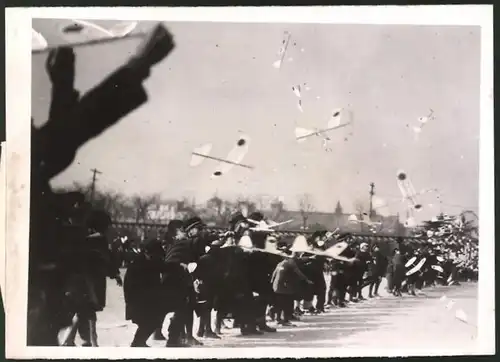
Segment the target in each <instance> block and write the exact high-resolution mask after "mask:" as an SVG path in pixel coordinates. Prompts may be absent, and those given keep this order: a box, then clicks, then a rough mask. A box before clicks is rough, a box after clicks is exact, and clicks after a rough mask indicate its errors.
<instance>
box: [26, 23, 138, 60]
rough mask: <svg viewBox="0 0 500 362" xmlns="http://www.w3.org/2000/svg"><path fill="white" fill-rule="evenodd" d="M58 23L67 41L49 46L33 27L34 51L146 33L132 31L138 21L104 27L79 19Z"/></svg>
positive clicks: (89, 43) (61, 35) (32, 46)
mask: <svg viewBox="0 0 500 362" xmlns="http://www.w3.org/2000/svg"><path fill="white" fill-rule="evenodd" d="M57 23H58V25H59V33H57V35H58V36H59V37H60V38H62V39H63V40H64V42H65V43H63V44H56V45H53V46H49V44H48V43H47V40H46V38H45V37H44V36H43V35H42V34H41V33H40V32H38V31H37V30H35V29H33V28H32V38H31V50H32V52H33V53H40V52H45V51H49V50H51V49H53V48H56V47H58V46H70V47H77V46H85V45H92V44H99V43H105V42H110V41H115V40H118V39H123V38H126V37H127V38H129V37H142V36H144V35H145V34H144V33H137V34H132V31H133V30H134V29H135V28H136V27H137V24H138V23H137V21H124V22H120V23H118V24H115V25H114V26H112V27H110V28H104V27H102V26H100V25H97V24H95V23H93V22H90V21H85V20H77V19H69V20H64V19H60V20H57Z"/></svg>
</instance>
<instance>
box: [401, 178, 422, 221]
mask: <svg viewBox="0 0 500 362" xmlns="http://www.w3.org/2000/svg"><path fill="white" fill-rule="evenodd" d="M397 181H398V187H399V190H400V191H401V194H402V195H403V202H408V203H409V204H410V206H411V207H412V208H413V209H414V210H417V211H420V210H421V209H422V204H421V203H420V202H419V198H418V196H420V193H417V192H416V191H415V187H413V183H412V182H411V181H410V178H409V177H408V175H407V174H406V172H404V171H403V170H399V171H398V173H397Z"/></svg>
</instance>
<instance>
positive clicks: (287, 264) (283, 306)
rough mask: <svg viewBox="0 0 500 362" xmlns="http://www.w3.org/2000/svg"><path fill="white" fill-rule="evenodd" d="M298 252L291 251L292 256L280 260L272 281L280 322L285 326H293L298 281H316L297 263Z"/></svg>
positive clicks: (310, 282) (308, 282)
mask: <svg viewBox="0 0 500 362" xmlns="http://www.w3.org/2000/svg"><path fill="white" fill-rule="evenodd" d="M298 257H299V255H298V254H297V253H293V252H292V253H291V257H290V258H285V259H284V260H283V261H282V262H280V263H279V264H278V265H277V266H276V269H275V270H274V272H273V275H272V277H271V282H272V285H273V290H274V292H275V293H276V307H277V313H278V318H279V317H281V316H282V318H279V319H278V323H279V324H281V325H283V326H291V325H292V323H291V322H290V320H291V318H292V316H293V302H294V296H295V295H296V294H297V287H298V281H300V280H302V281H304V282H306V283H307V284H309V285H313V284H314V282H312V281H311V280H309V279H308V278H307V277H306V276H305V275H304V273H302V271H301V270H300V269H299V267H298V265H297V258H298Z"/></svg>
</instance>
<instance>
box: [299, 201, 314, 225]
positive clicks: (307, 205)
mask: <svg viewBox="0 0 500 362" xmlns="http://www.w3.org/2000/svg"><path fill="white" fill-rule="evenodd" d="M299 211H300V215H301V217H302V226H303V228H304V229H306V228H307V220H308V219H309V214H310V213H311V212H313V211H314V203H313V198H312V195H310V194H307V193H306V194H302V195H300V196H299Z"/></svg>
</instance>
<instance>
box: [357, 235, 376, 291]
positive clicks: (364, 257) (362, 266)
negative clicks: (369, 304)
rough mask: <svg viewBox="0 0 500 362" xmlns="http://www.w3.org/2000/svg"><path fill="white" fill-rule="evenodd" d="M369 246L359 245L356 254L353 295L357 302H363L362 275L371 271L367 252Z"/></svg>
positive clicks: (370, 259) (370, 261) (369, 257)
mask: <svg viewBox="0 0 500 362" xmlns="http://www.w3.org/2000/svg"><path fill="white" fill-rule="evenodd" d="M368 250H369V246H368V244H367V243H361V245H360V246H359V250H358V251H357V253H356V259H357V262H356V263H355V266H356V268H355V273H356V276H355V282H354V295H355V297H357V299H358V300H364V299H365V298H364V297H363V285H364V278H363V277H364V275H365V274H367V273H368V272H369V270H370V269H371V263H372V258H371V255H370V253H369V252H368Z"/></svg>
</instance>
